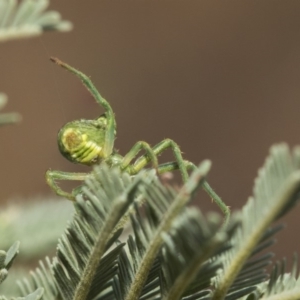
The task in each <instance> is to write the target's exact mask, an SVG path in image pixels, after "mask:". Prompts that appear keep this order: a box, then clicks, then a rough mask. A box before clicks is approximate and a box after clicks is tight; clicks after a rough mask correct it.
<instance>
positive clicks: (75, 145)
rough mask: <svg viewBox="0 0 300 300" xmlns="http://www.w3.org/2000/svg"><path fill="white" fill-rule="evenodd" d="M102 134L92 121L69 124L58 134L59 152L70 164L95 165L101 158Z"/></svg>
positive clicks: (103, 131)
mask: <svg viewBox="0 0 300 300" xmlns="http://www.w3.org/2000/svg"><path fill="white" fill-rule="evenodd" d="M101 133H102V134H101ZM104 133H105V130H101V128H100V129H99V127H97V126H95V121H94V120H80V121H74V122H69V123H67V124H66V125H65V126H64V127H63V128H62V129H61V130H60V131H59V133H58V147H59V150H60V152H61V153H62V154H63V156H65V157H66V158H67V159H68V160H70V161H72V162H75V163H80V164H85V165H92V164H95V163H97V162H98V161H99V160H101V159H102V158H103V145H102V144H103V135H104ZM95 136H97V138H95Z"/></svg>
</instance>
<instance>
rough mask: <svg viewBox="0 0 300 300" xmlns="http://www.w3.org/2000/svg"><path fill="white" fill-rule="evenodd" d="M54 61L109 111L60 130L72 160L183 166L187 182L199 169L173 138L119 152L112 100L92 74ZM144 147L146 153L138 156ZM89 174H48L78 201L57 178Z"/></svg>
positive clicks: (163, 168)
mask: <svg viewBox="0 0 300 300" xmlns="http://www.w3.org/2000/svg"><path fill="white" fill-rule="evenodd" d="M51 60H52V61H53V62H55V63H56V64H58V65H60V66H61V67H63V68H65V69H67V70H68V71H70V72H71V73H73V74H75V75H76V76H77V77H79V78H80V79H81V80H82V82H83V84H84V85H85V87H86V88H87V89H88V91H89V92H90V93H91V94H92V96H93V97H94V98H95V100H96V102H97V103H98V104H99V105H100V106H102V107H103V108H104V109H105V113H104V114H103V115H101V116H100V117H99V118H97V119H95V120H84V119H82V120H78V121H72V122H69V123H67V124H66V125H64V126H63V127H62V128H61V129H60V131H59V133H58V146H59V150H60V152H61V154H62V155H63V156H64V157H66V158H67V159H68V160H70V161H71V162H74V163H80V164H85V165H93V164H97V163H99V162H100V161H105V162H106V163H107V164H108V165H110V166H118V167H119V168H120V169H121V170H122V171H124V172H128V173H129V174H130V175H135V174H137V173H138V172H139V171H140V170H142V169H143V168H144V167H145V166H147V165H148V164H149V163H151V164H152V166H153V167H154V168H155V169H156V171H157V173H158V174H161V173H164V172H168V171H173V170H176V169H179V170H180V173H181V176H182V178H183V180H184V181H186V180H187V179H188V169H191V168H192V169H193V168H195V165H194V164H193V163H191V162H189V161H187V160H184V159H183V158H182V154H181V151H180V148H179V146H178V145H177V144H176V143H175V142H174V141H173V140H171V139H165V140H163V141H161V142H160V143H158V144H157V145H155V146H154V147H151V146H150V145H149V144H148V143H147V142H144V141H139V142H137V143H136V144H135V145H134V146H133V147H132V148H131V150H130V151H129V152H128V153H127V154H126V155H125V156H121V155H119V154H118V153H117V152H116V151H115V150H114V141H115V135H116V121H115V116H114V112H113V110H112V108H111V106H110V104H109V103H108V101H107V100H105V99H104V98H103V97H102V96H101V95H100V94H99V92H98V91H97V89H96V88H95V86H94V85H93V83H92V82H91V80H90V79H89V77H88V76H86V75H85V74H83V73H81V72H79V71H78V70H76V69H74V68H72V67H71V66H69V65H67V64H65V63H63V62H62V61H60V60H58V59H56V58H51ZM166 149H171V150H172V151H173V154H174V157H175V161H173V162H169V163H164V164H158V156H159V155H160V154H161V153H162V152H164V151H165V150H166ZM141 150H143V151H144V152H145V153H144V154H143V155H141V156H139V157H137V156H138V154H139V152H140V151H141ZM88 176H90V173H69V172H61V171H52V170H49V171H47V173H46V180H47V183H48V184H49V185H50V187H51V188H52V189H53V190H54V191H55V192H56V194H57V195H60V196H64V197H66V198H68V199H70V200H75V194H76V192H74V191H73V192H72V193H68V192H65V191H63V190H62V189H61V188H60V187H59V186H58V185H57V183H56V181H57V180H84V179H86V178H87V177H88ZM203 188H204V189H205V190H206V191H207V192H208V194H209V195H210V196H211V197H212V198H213V199H214V200H215V201H216V203H217V204H218V205H219V206H220V208H221V210H222V211H223V212H224V213H225V214H226V215H227V216H229V208H228V207H227V206H226V205H225V204H224V203H223V202H222V200H221V199H220V198H219V197H218V196H217V195H216V193H214V191H213V190H212V189H211V187H210V186H209V184H208V183H207V182H206V181H204V183H203ZM76 191H77V190H76Z"/></svg>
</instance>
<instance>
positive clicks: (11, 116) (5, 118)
mask: <svg viewBox="0 0 300 300" xmlns="http://www.w3.org/2000/svg"><path fill="white" fill-rule="evenodd" d="M0 1H1V0H0ZM6 103H7V96H6V95H5V94H4V93H0V109H2V108H3V107H4V106H5V105H6ZM20 118H21V117H20V115H19V114H18V113H2V114H0V126H2V125H7V124H12V123H15V122H18V121H19V120H20Z"/></svg>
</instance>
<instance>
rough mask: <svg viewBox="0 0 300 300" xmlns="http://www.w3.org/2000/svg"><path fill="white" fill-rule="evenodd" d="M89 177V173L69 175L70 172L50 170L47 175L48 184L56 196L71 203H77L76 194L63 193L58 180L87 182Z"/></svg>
mask: <svg viewBox="0 0 300 300" xmlns="http://www.w3.org/2000/svg"><path fill="white" fill-rule="evenodd" d="M88 176H90V174H89V173H69V172H61V171H52V170H48V171H47V172H46V175H45V177H46V181H47V183H48V184H49V186H50V187H51V188H52V189H53V190H54V192H55V193H56V195H58V196H62V197H65V198H67V199H69V200H71V201H75V195H74V193H68V192H65V191H63V190H62V189H61V188H60V187H59V186H58V185H57V183H56V181H57V180H85V179H86V178H87V177H88ZM73 191H74V190H73Z"/></svg>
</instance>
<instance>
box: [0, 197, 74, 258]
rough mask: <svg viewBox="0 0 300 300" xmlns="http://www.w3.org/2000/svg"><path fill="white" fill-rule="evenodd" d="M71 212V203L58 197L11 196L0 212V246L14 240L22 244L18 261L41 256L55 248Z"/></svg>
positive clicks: (72, 211)
mask: <svg viewBox="0 0 300 300" xmlns="http://www.w3.org/2000/svg"><path fill="white" fill-rule="evenodd" d="M73 213H74V208H73V207H72V205H71V203H69V202H68V201H64V200H62V199H56V198H50V197H49V198H43V199H41V198H39V197H36V198H34V199H32V201H24V199H23V201H18V199H15V200H14V199H12V200H11V201H9V204H8V205H7V206H5V207H2V209H1V211H0V236H1V245H2V247H4V248H5V247H9V245H11V244H12V243H13V242H14V241H16V240H18V241H20V242H21V245H22V249H21V252H20V254H19V257H18V261H26V260H34V259H36V258H37V257H38V258H41V257H43V256H45V255H47V254H48V253H49V251H51V249H52V251H53V250H55V248H56V244H57V239H58V237H59V236H60V235H61V233H62V231H63V229H64V228H65V227H66V224H67V220H69V219H70V218H71V217H72V215H73ZM53 216H55V218H54V217H53ZM50 228H51V230H49V229H50ZM28 232H30V234H28Z"/></svg>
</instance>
